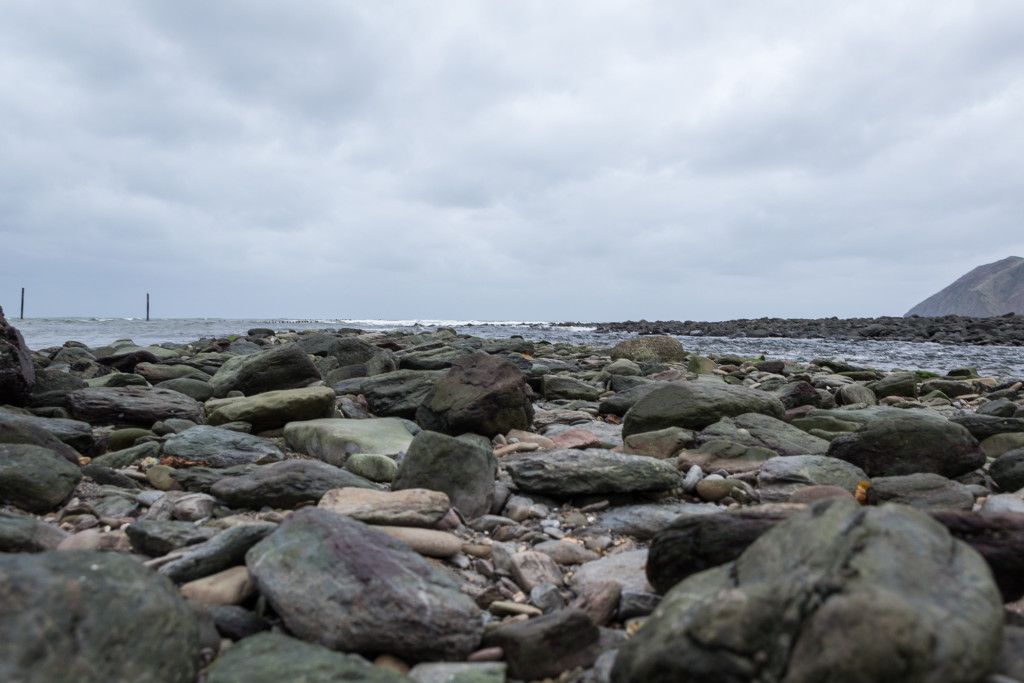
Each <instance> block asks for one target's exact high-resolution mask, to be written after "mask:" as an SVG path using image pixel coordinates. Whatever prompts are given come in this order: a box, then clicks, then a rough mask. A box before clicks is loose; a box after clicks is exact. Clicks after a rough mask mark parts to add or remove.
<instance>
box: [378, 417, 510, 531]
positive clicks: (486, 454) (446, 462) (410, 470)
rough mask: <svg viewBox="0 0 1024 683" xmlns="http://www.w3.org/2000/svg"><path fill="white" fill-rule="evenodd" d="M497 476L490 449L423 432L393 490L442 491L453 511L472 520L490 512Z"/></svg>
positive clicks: (400, 467) (416, 441)
mask: <svg viewBox="0 0 1024 683" xmlns="http://www.w3.org/2000/svg"><path fill="white" fill-rule="evenodd" d="M497 472H498V460H497V458H495V457H494V453H493V452H492V451H491V450H490V449H489V448H486V447H483V446H478V445H477V444H474V443H470V442H467V441H464V440H462V439H456V438H454V437H451V436H447V435H445V434H439V433H437V432H431V431H422V432H420V433H419V434H417V435H416V437H415V438H413V440H412V443H411V444H410V445H409V451H408V452H407V453H406V454H405V457H404V458H403V459H402V463H401V465H399V467H398V473H397V474H396V475H395V478H394V480H393V481H392V483H391V488H392V490H394V491H400V490H402V489H415V488H423V489H430V490H433V491H442V492H444V493H446V494H448V498H449V499H450V500H451V504H452V506H453V507H455V508H458V510H459V512H461V513H462V515H463V516H464V517H466V518H467V519H472V518H474V517H479V516H481V515H485V514H487V513H488V512H490V509H491V505H492V503H493V502H494V478H495V476H496V475H497Z"/></svg>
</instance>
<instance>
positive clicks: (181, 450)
mask: <svg viewBox="0 0 1024 683" xmlns="http://www.w3.org/2000/svg"><path fill="white" fill-rule="evenodd" d="M163 454H164V455H165V456H172V457H177V458H182V459H183V460H187V461H189V462H192V463H201V464H202V465H203V466H205V467H231V466H233V465H245V464H249V463H251V464H254V465H265V464H267V463H271V462H278V461H279V460H284V457H285V454H284V451H282V450H281V449H280V448H279V447H278V446H277V445H276V444H274V443H273V442H271V441H268V440H266V439H261V438H260V437H258V436H252V435H251V434H243V433H240V432H233V431H229V430H227V429H221V428H219V427H211V426H208V425H199V426H196V427H192V428H191V429H186V430H185V431H183V432H180V433H178V434H173V435H171V436H169V437H167V439H166V440H165V441H164V445H163Z"/></svg>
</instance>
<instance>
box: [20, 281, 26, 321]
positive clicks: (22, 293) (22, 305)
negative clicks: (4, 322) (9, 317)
mask: <svg viewBox="0 0 1024 683" xmlns="http://www.w3.org/2000/svg"><path fill="white" fill-rule="evenodd" d="M24 319H25V288H24V287H22V288H21V320H24Z"/></svg>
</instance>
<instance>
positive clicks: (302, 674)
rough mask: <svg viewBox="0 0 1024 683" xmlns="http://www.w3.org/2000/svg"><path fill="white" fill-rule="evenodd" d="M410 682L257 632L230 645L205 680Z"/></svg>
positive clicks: (321, 649) (328, 652) (318, 647)
mask: <svg viewBox="0 0 1024 683" xmlns="http://www.w3.org/2000/svg"><path fill="white" fill-rule="evenodd" d="M283 681H302V682H303V683H334V682H335V681H345V682H346V683H402V682H403V681H405V682H406V683H409V682H410V681H412V679H411V678H409V677H408V676H403V675H402V674H400V673H398V672H397V671H395V670H394V669H389V668H386V667H382V666H374V665H372V664H370V663H369V662H368V661H366V659H364V658H362V657H357V656H354V655H347V654H345V653H343V652H335V651H334V650H329V649H327V648H326V647H323V646H322V645H314V644H313V643H307V642H304V641H302V640H299V639H297V638H292V637H290V636H286V635H284V634H283V633H269V632H267V633H257V634H256V635H252V636H249V637H248V638H243V639H242V640H240V641H238V642H237V643H235V644H234V645H232V646H231V649H229V650H228V651H227V652H225V653H224V654H222V655H221V656H220V657H218V658H217V660H216V661H215V662H214V663H213V666H211V667H210V669H209V672H208V673H207V675H206V683H282V682H283Z"/></svg>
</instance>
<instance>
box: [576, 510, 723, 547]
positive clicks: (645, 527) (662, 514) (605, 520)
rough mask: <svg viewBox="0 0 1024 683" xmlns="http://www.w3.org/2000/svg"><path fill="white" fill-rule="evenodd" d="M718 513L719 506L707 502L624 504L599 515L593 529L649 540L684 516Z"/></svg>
mask: <svg viewBox="0 0 1024 683" xmlns="http://www.w3.org/2000/svg"><path fill="white" fill-rule="evenodd" d="M719 511H720V510H719V508H718V507H716V506H714V505H707V504H704V503H649V504H647V505H624V506H622V507H617V508H613V509H611V510H609V511H608V512H603V513H601V514H600V515H598V517H597V521H596V522H595V523H594V524H593V525H592V528H593V527H596V528H599V529H607V530H608V531H610V532H611V533H614V534H622V535H626V536H632V537H633V538H637V539H640V540H647V539H649V538H652V537H653V536H654V535H655V534H657V533H658V532H659V531H661V530H662V529H664V528H665V527H667V526H668V525H669V524H671V523H672V522H673V521H674V520H676V519H678V518H679V517H680V516H682V515H708V514H714V513H718V512H719Z"/></svg>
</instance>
